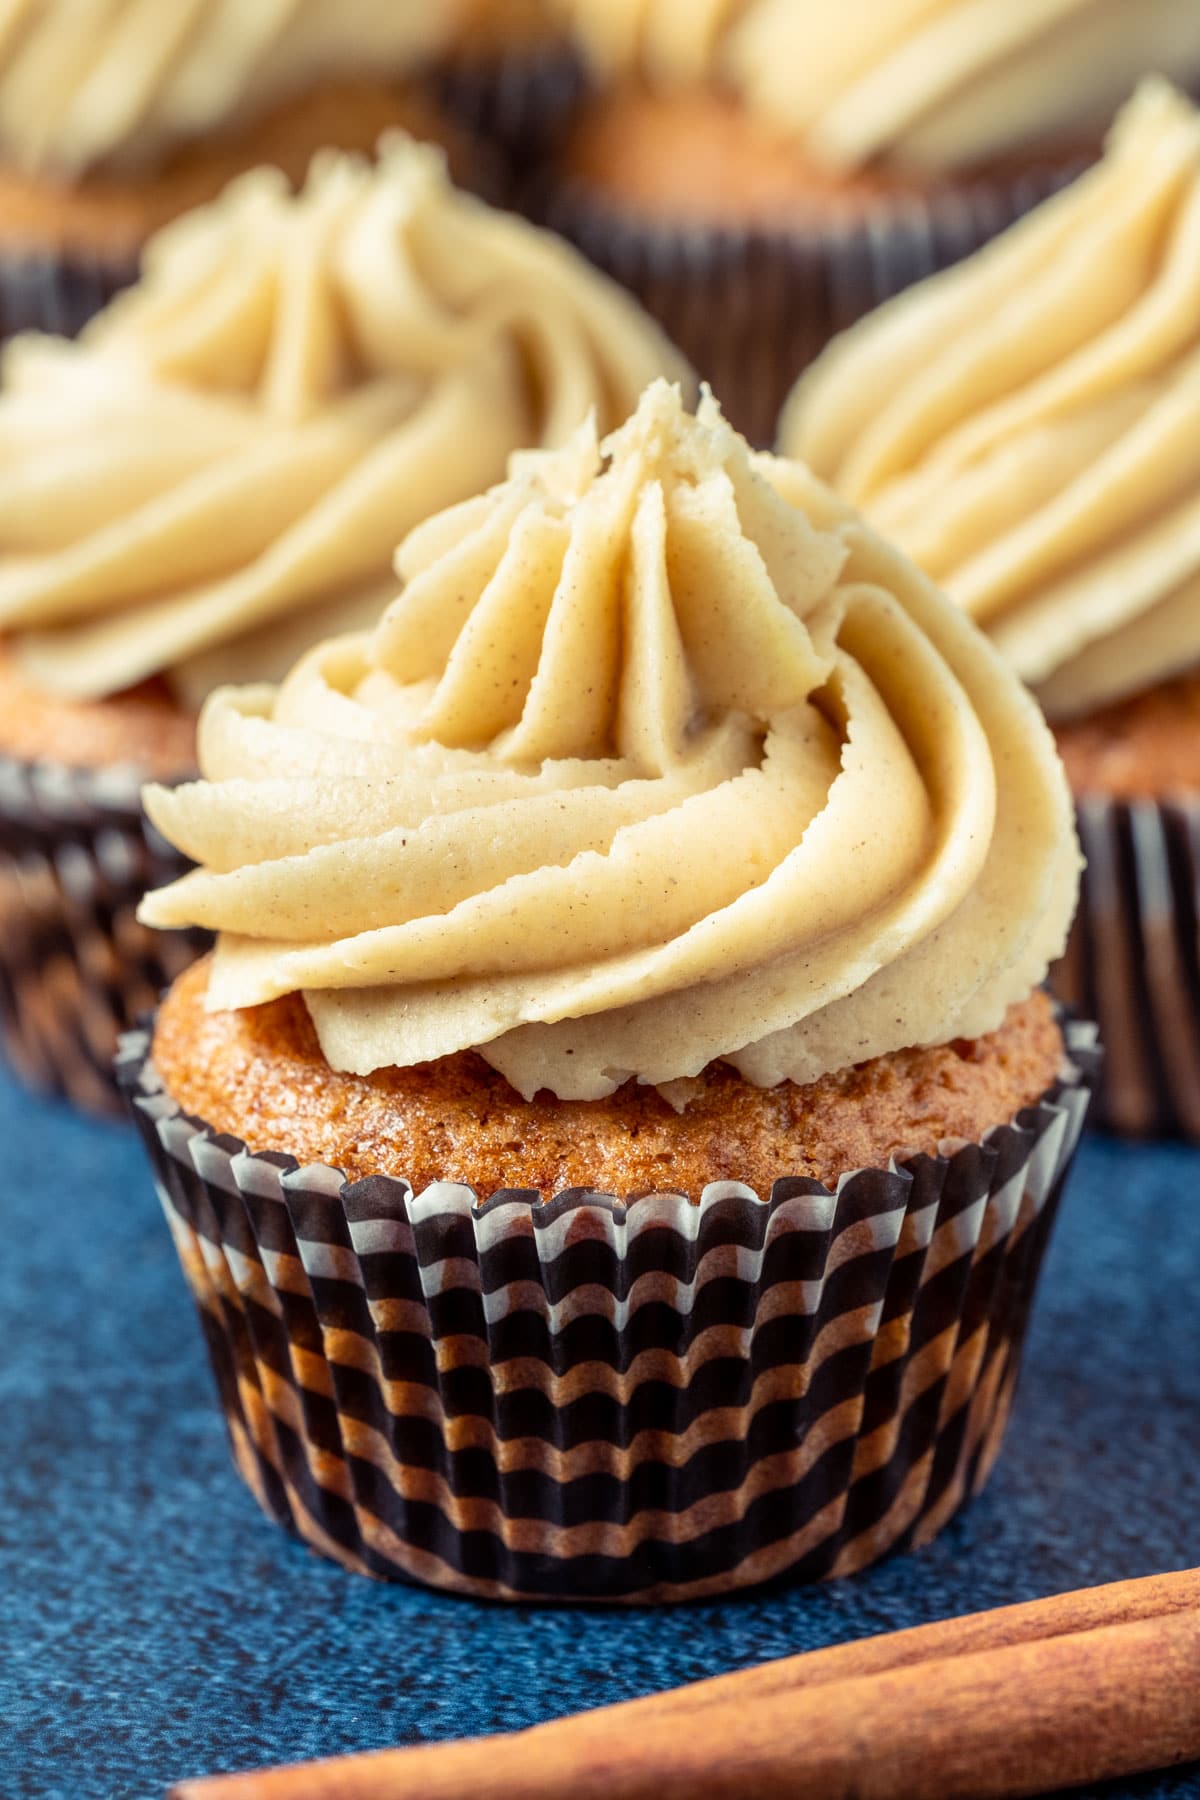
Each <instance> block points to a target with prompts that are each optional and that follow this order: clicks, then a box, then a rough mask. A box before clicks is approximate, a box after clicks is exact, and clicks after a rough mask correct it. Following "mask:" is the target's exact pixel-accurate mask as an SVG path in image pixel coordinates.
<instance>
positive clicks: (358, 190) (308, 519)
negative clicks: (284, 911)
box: [0, 139, 684, 1100]
mask: <svg viewBox="0 0 1200 1800" xmlns="http://www.w3.org/2000/svg"><path fill="white" fill-rule="evenodd" d="M683 369H684V365H683V363H682V360H681V359H680V358H679V357H678V355H677V354H676V353H675V352H674V351H673V349H672V348H671V346H670V345H669V344H668V343H667V341H666V339H665V338H664V337H663V336H662V334H661V333H660V332H659V330H658V329H657V327H656V326H654V325H653V324H652V322H651V321H650V320H649V319H647V318H646V317H645V315H644V314H642V313H641V312H640V311H639V309H638V307H637V305H636V303H635V302H634V301H633V300H631V299H630V298H629V297H628V296H627V295H626V294H624V293H622V292H621V291H620V290H619V289H618V288H616V287H615V286H613V285H612V284H610V283H608V282H607V281H605V279H604V278H603V277H602V276H601V275H599V274H597V273H596V272H595V271H593V270H592V269H590V268H589V267H588V266H587V264H586V263H584V261H583V259H582V258H581V257H579V256H577V255H576V253H575V252H574V251H572V250H571V249H570V248H569V247H568V246H567V245H565V244H562V243H560V242H558V241H557V240H555V239H553V238H552V237H550V236H549V235H548V234H547V233H544V232H540V231H538V230H537V229H536V228H535V227H533V226H531V225H529V224H527V223H526V222H525V221H523V220H521V219H517V218H514V217H510V216H508V215H505V214H501V213H497V212H494V211H492V210H491V209H490V208H488V207H487V206H485V205H484V204H483V203H482V202H481V201H478V200H475V199H473V198H470V197H468V196H466V195H464V194H462V193H460V192H458V191H457V190H456V189H455V188H454V187H453V186H452V185H451V184H450V182H449V180H448V178H447V176H446V173H445V169H444V166H443V163H442V160H441V158H440V155H439V153H438V152H436V151H434V150H431V149H429V148H428V147H425V146H420V145H416V144H413V143H412V142H411V141H409V140H405V139H397V140H395V141H393V142H391V143H390V144H388V145H385V147H384V149H383V151H382V153H381V157H380V160H379V161H378V162H377V163H367V162H365V161H363V160H361V159H358V158H353V157H346V156H339V155H336V154H334V153H327V154H325V155H323V156H322V157H321V158H318V159H317V161H316V162H315V163H314V166H313V170H312V173H311V175H310V177H309V180H308V182H307V184H306V185H305V187H304V189H303V190H302V192H301V193H300V194H299V195H293V194H292V193H291V191H290V189H289V188H288V186H287V184H286V182H285V180H284V178H283V177H282V175H280V174H279V173H278V171H272V170H260V171H257V172H255V173H253V174H251V175H248V176H244V177H242V178H241V179H240V180H239V181H238V182H236V183H234V184H233V185H232V186H231V187H230V188H229V189H228V190H227V192H226V193H225V194H224V195H223V196H222V197H221V199H220V200H219V201H217V202H216V203H214V205H213V206H212V207H209V208H206V209H201V210H200V211H198V212H196V213H194V214H190V215H189V216H188V217H187V218H185V219H183V220H180V221H177V222H176V223H175V224H174V225H172V226H169V227H167V228H166V229H165V230H164V231H163V232H162V233H161V234H159V236H157V237H156V238H155V239H154V240H153V241H152V243H151V244H150V246H149V247H148V249H147V252H146V256H145V261H144V269H143V274H142V278H141V280H140V281H139V282H138V284H137V285H136V286H135V287H134V288H132V289H130V290H129V291H128V292H127V293H125V294H123V295H121V296H119V297H118V298H117V299H116V300H115V301H113V302H112V303H111V304H110V306H109V307H108V308H107V309H106V310H105V311H104V312H103V313H101V314H100V315H99V316H98V317H97V318H96V319H94V320H93V321H92V322H91V323H90V325H89V326H88V327H87V328H86V329H85V331H84V333H83V335H82V336H81V337H80V338H79V339H78V340H75V341H70V340H67V339H61V338H51V337H43V336H37V335H29V336H25V337H21V338H18V339H16V340H14V342H13V343H12V344H11V345H9V347H8V349H7V350H6V352H5V353H4V363H3V374H4V386H3V392H2V393H0V465H2V467H3V477H4V479H3V484H2V488H3V492H2V495H0V701H2V704H0V781H2V783H3V786H2V788H0V921H2V922H3V924H4V926H5V927H6V929H4V930H3V931H0V944H2V948H0V964H3V966H4V977H3V985H2V986H0V1018H2V1020H3V1024H4V1027H5V1032H6V1037H7V1039H8V1043H9V1048H10V1052H11V1054H12V1055H13V1057H14V1059H15V1060H16V1061H17V1062H18V1063H19V1064H20V1066H22V1067H23V1068H25V1069H26V1070H27V1071H28V1072H29V1073H30V1074H31V1075H34V1076H36V1077H37V1078H39V1079H40V1080H41V1081H43V1082H51V1083H54V1084H57V1085H61V1086H63V1087H64V1088H65V1089H66V1090H67V1091H69V1092H72V1093H74V1094H76V1095H77V1096H78V1097H86V1098H87V1099H88V1100H95V1099H97V1098H98V1097H102V1095H103V1094H104V1092H105V1091H106V1089H107V1069H108V1067H109V1065H110V1063H111V1052H112V1048H113V1045H114V1043H115V1033H116V1029H117V1027H118V1025H119V1024H121V1023H124V1022H125V1020H126V1018H127V1017H128V1016H131V1009H132V1007H133V1005H134V1003H135V1002H136V1004H137V1006H138V1007H139V1008H141V1009H144V1008H145V1006H146V1004H147V1003H148V1001H152V999H153V997H154V994H155V992H156V989H157V987H159V986H161V985H162V982H161V979H160V978H159V970H158V964H159V963H160V962H161V956H160V955H159V947H158V945H157V944H156V943H155V941H154V940H153V939H151V938H148V937H147V935H146V934H145V933H142V932H141V931H140V929H138V928H135V926H134V923H133V919H132V909H133V907H134V906H135V905H136V902H137V899H139V898H140V895H141V893H142V892H143V891H144V889H145V887H146V886H147V885H148V880H147V864H146V857H147V854H148V851H147V846H146V843H145V839H144V832H143V825H142V817H141V808H140V802H139V799H138V792H139V787H140V784H141V782H142V781H144V780H145V779H146V778H147V776H149V775H151V774H153V775H156V776H158V777H159V778H164V777H170V776H180V775H184V774H187V773H188V772H189V771H190V770H191V769H192V768H193V767H194V718H195V712H196V708H197V706H198V705H199V702H200V701H201V700H202V699H203V697H204V694H205V693H206V692H207V691H208V689H209V687H211V686H212V685H214V683H215V682H216V681H218V680H221V679H228V678H229V677H230V676H239V677H241V678H243V679H257V678H259V677H260V676H263V675H275V674H279V673H282V671H283V670H284V669H286V668H287V666H288V665H289V663H290V662H291V661H292V660H293V659H294V657H295V656H296V655H297V654H298V653H299V651H300V650H302V649H304V648H305V647H307V645H309V644H311V643H313V642H314V641H316V640H317V639H318V638H321V637H324V636H326V635H327V634H328V633H329V632H330V631H336V630H346V629H349V628H350V627H352V626H353V625H355V624H356V623H359V622H362V621H364V620H367V619H373V618H375V617H376V616H377V615H378V613H379V610H380V608H381V607H382V605H383V603H384V600H385V598H386V597H387V596H388V595H389V594H390V593H391V592H392V591H393V586H394V584H393V581H392V574H391V562H392V553H393V550H394V547H395V543H396V539H397V536H398V535H403V534H404V533H405V532H407V531H408V530H409V529H411V528H412V527H413V526H414V525H417V524H419V523H420V522H421V520H422V519H424V518H425V517H426V516H427V515H428V514H430V513H435V512H438V511H439V510H441V509H442V508H443V507H445V506H447V505H449V504H451V503H453V502H454V501H456V500H460V499H463V498H465V497H466V496H467V495H469V494H471V493H474V492H475V491H476V490H477V489H479V488H481V487H486V486H487V485H488V484H489V483H490V482H493V481H495V480H497V479H499V477H500V476H501V475H502V474H503V472H504V469H505V466H506V463H507V460H508V457H509V456H510V454H511V453H512V452H513V451H514V450H516V449H518V448H521V447H523V446H525V445H539V444H545V445H554V444H559V443H562V442H563V441H564V440H565V439H567V438H568V437H569V436H570V434H571V432H572V431H573V430H574V429H575V428H576V427H577V426H578V424H579V422H580V421H581V420H582V419H583V418H584V417H586V416H587V414H588V412H589V411H591V410H594V411H595V413H596V415H597V417H598V418H599V419H600V420H601V421H602V422H603V425H604V426H605V428H611V427H613V426H615V425H616V424H618V423H619V422H620V421H621V420H622V419H623V418H624V417H625V416H626V415H627V413H628V411H629V410H630V408H631V407H632V406H633V405H634V404H635V402H636V399H637V396H638V394H639V393H640V392H641V390H642V388H643V386H644V385H645V383H646V381H647V380H649V379H650V378H651V377H652V376H654V375H656V374H659V373H663V372H665V373H669V374H677V373H680V372H681V371H683ZM64 833H65V834H67V835H69V836H70V838H71V840H72V842H75V843H76V844H77V845H78V846H80V853H79V855H78V856H77V857H76V858H75V859H74V861H75V864H76V865H77V866H76V869H75V888H76V890H77V892H76V893H75V895H74V896H73V897H72V898H71V903H70V908H69V911H68V909H67V897H66V896H65V895H64V893H63V891H62V881H61V880H60V879H59V877H60V874H61V870H60V867H59V859H58V857H57V849H58V846H59V844H60V841H61V840H62V838H63V835H64ZM114 846H116V849H114ZM102 849H104V850H106V853H107V854H108V863H109V865H110V866H109V867H108V869H107V871H106V872H105V873H104V875H103V878H102V876H101V873H100V872H98V869H97V866H96V859H97V857H98V856H99V855H100V852H101V850H102ZM157 853H158V852H149V854H151V855H152V856H153V855H154V854H157ZM35 867H36V872H37V878H36V880H35V879H34V873H33V871H34V869H35ZM157 878H158V879H161V878H162V869H161V866H160V867H159V872H158V877H157ZM117 914H119V915H120V916H121V918H122V920H123V921H124V922H123V923H122V924H121V927H120V932H119V934H118V933H117V930H116V927H115V926H114V924H113V918H114V915H117ZM126 915H127V916H126ZM81 934H82V935H86V937H87V940H88V943H89V945H90V948H89V950H88V953H87V955H86V956H85V955H82V954H77V951H78V947H79V943H80V940H81ZM118 935H119V937H120V942H118V941H117V938H118ZM122 945H124V946H125V948H126V950H128V951H129V952H130V953H129V954H126V953H125V951H124V950H122V947H121V946H122ZM124 968H128V969H129V970H130V972H131V980H132V991H131V993H130V994H128V995H127V994H126V993H125V991H124V984H123V979H122V969H124ZM93 976H94V977H95V979H93ZM76 1017H78V1018H79V1019H80V1020H82V1021H83V1026H84V1036H85V1037H86V1040H87V1043H86V1055H84V1054H82V1052H81V1053H80V1054H79V1055H78V1056H75V1057H72V1056H71V1055H70V1054H69V1050H70V1046H71V1045H72V1043H74V1042H75V1040H76V1039H77V1038H78V1036H79V1032H78V1030H77V1028H76V1026H75V1024H74V1021H75V1019H76Z"/></svg>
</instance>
